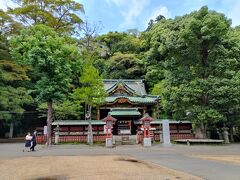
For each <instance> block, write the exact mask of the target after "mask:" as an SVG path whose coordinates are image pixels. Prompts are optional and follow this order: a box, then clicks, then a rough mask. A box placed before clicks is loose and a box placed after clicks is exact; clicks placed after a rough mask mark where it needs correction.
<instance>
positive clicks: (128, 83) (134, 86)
mask: <svg viewBox="0 0 240 180" xmlns="http://www.w3.org/2000/svg"><path fill="white" fill-rule="evenodd" d="M103 83H104V89H105V90H106V91H107V92H110V91H111V90H113V89H114V88H115V86H117V84H118V83H123V84H124V85H125V87H127V89H128V90H129V91H130V92H133V93H134V94H137V95H139V96H143V95H147V93H146V89H145V85H144V82H143V80H142V79H136V80H135V79H104V80H103Z"/></svg>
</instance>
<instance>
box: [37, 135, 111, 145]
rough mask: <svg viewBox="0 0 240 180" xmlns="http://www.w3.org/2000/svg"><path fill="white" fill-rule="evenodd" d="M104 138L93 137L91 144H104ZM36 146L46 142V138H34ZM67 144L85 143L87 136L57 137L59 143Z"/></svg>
mask: <svg viewBox="0 0 240 180" xmlns="http://www.w3.org/2000/svg"><path fill="white" fill-rule="evenodd" d="M105 138H106V136H105V135H94V136H93V142H104V141H105ZM36 140H37V143H38V144H44V143H46V141H47V137H46V136H42V135H38V136H37V137H36ZM54 140H55V139H54V136H53V137H52V142H53V143H54ZM68 142H82V143H85V142H87V136H86V135H77V136H69V135H66V136H59V143H68Z"/></svg>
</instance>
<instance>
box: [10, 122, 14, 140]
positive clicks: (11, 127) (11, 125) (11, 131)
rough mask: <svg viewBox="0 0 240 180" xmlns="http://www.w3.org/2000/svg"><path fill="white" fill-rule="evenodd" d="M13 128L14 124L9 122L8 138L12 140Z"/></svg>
mask: <svg viewBox="0 0 240 180" xmlns="http://www.w3.org/2000/svg"><path fill="white" fill-rule="evenodd" d="M13 127H14V124H13V122H12V121H11V124H10V129H9V138H13Z"/></svg>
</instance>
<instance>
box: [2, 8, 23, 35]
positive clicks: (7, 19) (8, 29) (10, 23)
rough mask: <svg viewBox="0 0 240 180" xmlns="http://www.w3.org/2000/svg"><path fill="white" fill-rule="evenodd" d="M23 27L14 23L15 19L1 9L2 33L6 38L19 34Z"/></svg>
mask: <svg viewBox="0 0 240 180" xmlns="http://www.w3.org/2000/svg"><path fill="white" fill-rule="evenodd" d="M21 28H22V26H21V24H20V23H19V22H17V21H14V20H13V18H12V17H11V16H10V15H8V14H7V13H6V12H4V11H3V10H1V9H0V32H1V35H2V36H4V37H7V36H10V35H12V34H18V33H19V31H20V30H21Z"/></svg>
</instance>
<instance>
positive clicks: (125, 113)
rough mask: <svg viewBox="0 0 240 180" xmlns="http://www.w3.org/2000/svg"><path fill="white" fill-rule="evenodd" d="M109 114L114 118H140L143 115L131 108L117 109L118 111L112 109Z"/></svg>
mask: <svg viewBox="0 0 240 180" xmlns="http://www.w3.org/2000/svg"><path fill="white" fill-rule="evenodd" d="M109 113H110V115H112V116H140V115H141V113H140V112H139V111H138V109H136V108H129V109H125V108H122V109H120V108H116V109H111V110H110V112H109Z"/></svg>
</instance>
